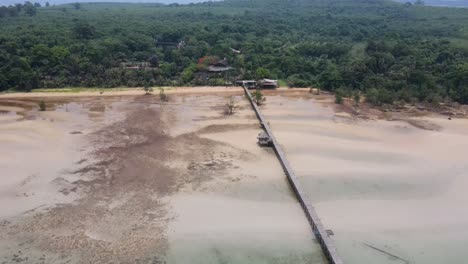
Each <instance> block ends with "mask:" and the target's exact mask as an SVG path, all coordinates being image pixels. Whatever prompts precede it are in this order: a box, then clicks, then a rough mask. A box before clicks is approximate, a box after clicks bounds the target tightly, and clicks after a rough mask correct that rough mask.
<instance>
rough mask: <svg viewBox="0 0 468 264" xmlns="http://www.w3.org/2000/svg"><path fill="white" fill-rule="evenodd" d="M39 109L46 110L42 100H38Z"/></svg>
mask: <svg viewBox="0 0 468 264" xmlns="http://www.w3.org/2000/svg"><path fill="white" fill-rule="evenodd" d="M38 105H39V111H45V110H46V104H45V102H44V101H43V100H41V101H40V102H39V104H38Z"/></svg>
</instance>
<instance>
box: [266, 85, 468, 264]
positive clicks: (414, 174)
mask: <svg viewBox="0 0 468 264" xmlns="http://www.w3.org/2000/svg"><path fill="white" fill-rule="evenodd" d="M267 100H268V103H267V104H265V106H264V107H262V110H263V112H264V114H265V115H266V118H267V119H268V120H269V121H270V125H271V127H272V129H273V130H274V132H275V135H276V137H277V139H278V140H279V142H281V144H282V145H283V147H284V149H285V151H286V153H287V156H288V158H289V160H290V162H291V164H292V166H293V168H294V169H295V171H296V173H297V174H298V175H299V176H300V178H301V181H302V183H303V184H304V189H305V190H306V191H307V194H308V196H309V197H310V199H311V200H312V202H313V204H314V205H315V206H316V208H317V211H318V214H319V215H320V217H321V219H322V220H323V222H324V223H325V226H326V228H330V229H332V230H333V231H334V233H335V236H334V239H335V240H336V243H337V246H338V250H339V252H340V254H341V255H342V257H343V259H344V261H345V263H362V260H363V259H366V260H367V261H368V262H369V263H402V261H401V260H398V259H396V258H393V257H390V256H389V255H387V254H384V253H382V252H379V251H377V250H375V249H373V248H371V247H369V246H373V247H376V248H379V249H382V250H384V251H386V252H388V253H392V254H393V255H396V256H399V257H401V258H402V259H405V260H408V261H409V262H410V263H426V264H432V263H434V264H435V263H462V262H464V260H466V259H467V257H468V256H467V254H466V252H464V248H465V245H466V244H467V242H468V233H467V231H466V230H468V211H466V210H464V209H463V208H464V205H465V204H466V202H467V201H468V195H466V192H465V189H466V186H468V174H467V171H468V164H467V163H466V155H467V154H468V120H467V119H452V120H448V119H447V118H446V117H443V116H439V115H429V116H425V117H419V118H416V117H411V119H412V120H413V119H414V120H415V121H418V122H427V123H430V124H433V125H434V126H430V127H438V128H440V129H438V130H435V131H434V130H428V129H422V128H420V127H416V126H414V125H413V124H414V122H404V121H387V120H374V121H364V120H359V119H354V118H352V117H351V116H349V115H343V114H341V113H336V111H335V109H334V107H333V105H330V104H328V105H327V104H323V103H322V102H321V101H318V100H315V99H313V98H309V97H307V96H305V97H304V98H297V97H288V96H287V95H283V96H278V95H273V94H272V96H269V97H268V99H267Z"/></svg>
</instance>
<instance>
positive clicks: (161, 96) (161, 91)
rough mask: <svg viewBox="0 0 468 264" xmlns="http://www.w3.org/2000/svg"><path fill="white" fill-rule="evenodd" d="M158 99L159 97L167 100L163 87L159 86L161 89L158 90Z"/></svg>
mask: <svg viewBox="0 0 468 264" xmlns="http://www.w3.org/2000/svg"><path fill="white" fill-rule="evenodd" d="M159 99H161V101H164V102H166V101H169V98H168V97H167V94H166V92H165V90H164V88H161V90H160V91H159Z"/></svg>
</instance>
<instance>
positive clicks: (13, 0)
mask: <svg viewBox="0 0 468 264" xmlns="http://www.w3.org/2000/svg"><path fill="white" fill-rule="evenodd" d="M26 1H28V0H0V6H2V5H13V4H17V3H24V2H26ZM29 1H30V2H31V3H41V4H45V2H49V3H50V4H51V5H54V4H55V5H60V4H68V3H76V2H80V3H84V2H114V3H115V2H123V3H164V4H170V3H180V4H188V3H197V2H206V1H208V0H29Z"/></svg>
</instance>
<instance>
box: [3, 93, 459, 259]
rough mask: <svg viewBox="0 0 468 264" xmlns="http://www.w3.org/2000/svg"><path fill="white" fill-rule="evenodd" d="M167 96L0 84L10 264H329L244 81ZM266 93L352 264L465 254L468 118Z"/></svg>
mask: <svg viewBox="0 0 468 264" xmlns="http://www.w3.org/2000/svg"><path fill="white" fill-rule="evenodd" d="M167 94H168V96H169V101H168V102H163V101H161V100H160V98H159V96H158V94H157V91H155V92H154V95H143V92H142V91H141V89H137V90H129V91H113V92H108V93H107V92H105V93H104V94H100V93H99V92H83V93H76V94H75V93H73V94H70V93H56V94H54V93H52V94H51V93H32V94H20V95H16V96H15V94H2V95H0V155H1V156H0V170H1V171H2V174H1V175H0V177H1V180H2V184H1V185H0V196H1V198H2V199H0V205H1V208H2V209H3V210H2V212H1V214H0V218H1V219H0V259H2V263H200V264H201V263H203V264H205V263H326V262H325V260H324V258H323V255H322V253H321V250H320V247H319V245H318V244H317V242H316V240H315V238H314V237H313V234H312V233H311V231H310V227H309V225H308V223H307V221H306V219H305V217H304V214H303V212H302V210H301V208H300V206H299V204H298V202H297V200H296V199H295V197H294V195H293V194H292V192H291V190H290V188H289V186H288V183H287V181H286V178H285V176H284V174H283V171H282V169H281V167H280V165H279V163H278V161H277V159H276V157H275V155H274V153H273V152H272V150H271V149H269V148H262V147H259V146H258V145H257V144H256V140H257V139H256V136H257V134H258V133H259V132H260V131H261V129H260V127H259V124H258V121H257V119H256V117H255V115H254V113H253V111H252V110H251V108H250V106H249V103H248V102H247V100H246V99H245V98H244V97H243V92H242V90H241V89H239V88H223V87H217V88H213V90H209V89H208V88H206V87H202V88H178V89H173V90H168V91H167ZM265 94H266V96H267V101H266V103H265V105H263V106H261V109H262V111H263V113H264V114H265V116H266V118H267V119H268V121H269V123H270V125H271V127H272V129H273V131H274V133H275V136H276V137H277V139H278V141H279V142H280V144H281V145H282V146H283V148H284V150H285V151H286V155H287V157H288V159H289V161H290V162H291V165H292V166H293V168H294V170H295V171H296V173H297V175H298V176H299V177H300V181H301V182H302V184H303V187H304V189H305V191H306V192H307V195H308V196H309V198H310V200H311V202H312V203H313V204H314V206H315V207H316V209H317V212H318V214H319V216H320V218H321V219H322V222H323V223H324V225H325V228H326V229H331V230H333V232H334V235H333V236H332V238H333V240H335V242H336V244H337V247H338V251H339V254H340V255H341V256H342V258H343V259H344V261H345V263H350V264H353V263H356V264H357V263H362V261H363V259H365V260H367V261H368V262H369V263H375V264H386V263H404V262H405V261H408V262H409V263H425V264H436V263H454V264H455V263H456V264H458V263H462V262H463V261H464V260H465V259H466V258H467V254H466V253H465V252H464V248H465V247H464V245H466V243H468V233H467V231H466V230H468V213H467V211H466V210H464V205H465V204H466V203H467V202H468V195H466V192H465V189H466V186H468V175H467V173H466V172H467V171H468V165H467V163H466V162H465V159H466V158H465V157H466V154H468V152H467V149H468V132H467V131H468V120H467V119H464V118H453V119H450V120H449V119H447V117H445V116H442V115H440V114H435V113H434V114H425V115H421V116H409V115H408V116H405V115H404V113H397V114H395V115H396V116H395V117H393V118H392V116H391V115H390V114H385V116H387V118H386V119H363V118H360V117H356V116H353V115H351V114H349V113H347V112H342V110H343V109H342V108H340V107H337V106H336V105H335V104H333V102H332V98H331V96H329V95H319V96H316V95H313V94H310V93H308V92H307V90H300V89H291V90H285V89H280V90H277V91H265ZM231 98H232V100H234V101H235V102H236V105H237V106H238V107H237V108H236V110H235V113H234V115H225V113H224V111H225V104H226V103H227V102H228V101H229V100H230V99H231ZM41 100H44V101H45V102H46V107H47V111H38V110H39V109H38V102H39V101H41ZM369 111H370V112H372V111H374V110H372V109H370V110H369ZM376 111H377V110H376ZM382 251H384V252H386V253H384V252H382ZM390 254H391V255H393V256H396V257H398V258H399V259H398V258H396V257H392V256H390Z"/></svg>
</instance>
